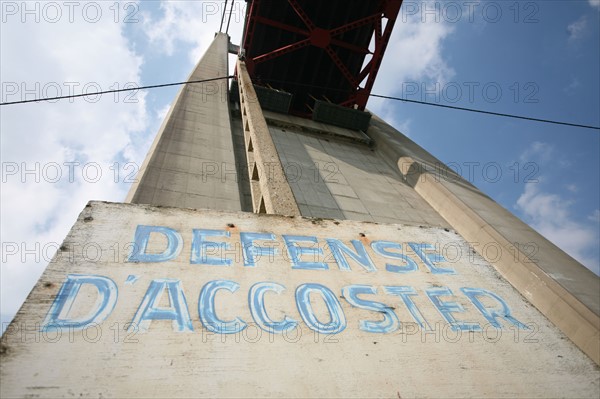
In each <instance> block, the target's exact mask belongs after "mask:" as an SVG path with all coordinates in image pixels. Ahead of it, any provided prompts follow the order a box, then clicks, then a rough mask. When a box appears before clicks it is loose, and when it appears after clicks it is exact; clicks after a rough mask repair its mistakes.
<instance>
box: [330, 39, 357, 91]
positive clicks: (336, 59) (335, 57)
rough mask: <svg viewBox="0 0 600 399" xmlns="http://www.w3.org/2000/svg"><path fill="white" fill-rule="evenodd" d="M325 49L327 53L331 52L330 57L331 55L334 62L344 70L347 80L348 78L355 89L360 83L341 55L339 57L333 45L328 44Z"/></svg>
mask: <svg viewBox="0 0 600 399" xmlns="http://www.w3.org/2000/svg"><path fill="white" fill-rule="evenodd" d="M325 51H327V54H329V57H331V59H332V61H333V63H334V64H335V65H336V66H337V67H338V69H339V70H340V71H341V72H342V74H343V75H344V77H345V78H346V80H348V82H349V83H350V84H351V85H352V89H353V90H355V89H356V87H357V86H358V83H357V82H356V79H355V78H354V75H353V74H352V73H351V72H350V71H349V70H348V68H347V67H346V64H344V62H343V61H342V60H341V59H340V57H338V55H337V53H336V52H335V51H333V49H332V48H331V46H327V47H326V48H325Z"/></svg>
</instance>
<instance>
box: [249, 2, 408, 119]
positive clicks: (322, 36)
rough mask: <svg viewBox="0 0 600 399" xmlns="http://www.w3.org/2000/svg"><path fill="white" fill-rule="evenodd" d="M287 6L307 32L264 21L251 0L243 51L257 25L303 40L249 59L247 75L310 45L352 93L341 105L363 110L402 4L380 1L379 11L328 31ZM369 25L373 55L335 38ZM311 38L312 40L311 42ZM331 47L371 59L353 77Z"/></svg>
mask: <svg viewBox="0 0 600 399" xmlns="http://www.w3.org/2000/svg"><path fill="white" fill-rule="evenodd" d="M287 3H288V4H289V5H290V7H291V8H292V9H293V10H294V12H295V13H296V15H298V17H299V18H300V20H301V21H302V22H303V23H304V25H306V28H307V29H308V30H304V29H301V28H297V27H295V26H290V25H287V24H284V23H281V22H279V21H274V20H271V19H269V18H265V17H263V16H260V15H258V9H259V5H260V0H254V1H252V4H251V8H250V11H249V13H248V22H247V26H246V35H245V38H244V48H246V49H249V48H250V45H251V43H252V40H253V36H254V29H255V27H256V24H257V23H261V24H264V25H268V26H272V27H274V28H276V29H281V30H284V31H288V32H292V33H296V34H298V35H301V36H303V37H305V38H306V39H303V40H300V41H298V42H296V43H292V44H289V45H286V46H283V47H281V48H279V49H276V50H273V51H270V52H268V53H266V54H262V55H259V56H257V57H254V58H253V59H249V60H248V61H249V62H248V67H249V68H250V69H251V70H250V72H251V73H252V72H253V69H254V68H253V67H254V66H255V65H256V64H259V63H262V62H266V61H269V60H271V59H274V58H277V57H280V56H282V55H284V54H288V53H290V52H293V51H295V50H298V49H301V48H304V47H307V46H309V45H311V44H312V45H315V46H317V47H321V48H323V49H324V50H325V52H326V53H327V54H328V55H329V57H330V58H331V60H332V61H333V63H334V64H335V65H336V66H337V68H338V69H339V70H340V72H341V73H342V75H344V77H345V78H346V80H347V81H348V82H349V84H350V85H351V86H352V91H353V93H352V94H350V96H349V98H348V99H347V100H346V101H344V102H342V103H341V105H344V106H348V107H352V106H354V105H357V106H358V108H359V109H361V110H363V109H364V108H365V106H366V103H367V100H368V98H369V94H370V93H371V90H372V88H373V85H374V83H375V78H376V77H377V73H378V72H379V68H380V66H381V62H382V60H383V55H384V53H385V50H386V48H387V45H388V43H389V40H390V37H391V34H392V30H393V27H394V24H395V23H396V20H397V18H398V14H399V11H400V6H401V5H402V0H381V3H380V5H381V9H380V11H379V12H377V13H376V14H373V15H370V16H367V17H364V18H361V19H359V20H356V21H352V22H349V23H347V24H344V25H342V26H339V27H337V28H334V29H330V30H325V29H320V28H318V27H317V26H316V25H315V24H314V23H313V21H312V20H311V18H310V17H309V16H308V14H307V13H306V12H305V11H304V10H303V9H302V7H301V6H300V4H299V3H298V1H297V0H287ZM383 18H387V20H388V21H387V24H386V27H385V29H383V28H382V26H383V25H382V20H383ZM369 24H373V25H374V38H375V50H374V51H373V52H371V51H370V50H369V48H368V46H367V47H366V48H365V47H361V46H357V45H355V44H352V43H349V42H346V41H344V40H341V39H339V38H336V37H334V36H339V35H341V34H343V33H345V32H348V31H351V30H354V29H357V28H360V27H362V26H366V25H369ZM311 38H312V39H313V40H312V42H311ZM332 45H334V46H338V47H342V48H345V49H348V50H350V51H353V52H355V53H359V54H372V55H373V58H372V59H371V60H370V61H369V62H368V63H367V65H366V66H365V67H364V68H363V69H362V70H361V71H360V73H359V74H358V75H356V76H355V75H354V74H352V73H351V72H350V71H349V69H348V68H347V67H346V65H345V64H344V62H343V61H342V60H341V59H340V58H339V56H338V55H337V53H336V52H335V51H334V50H333V48H332V47H331V46H332ZM365 79H367V82H366V84H365V87H364V88H361V87H359V84H360V83H361V82H362V81H364V80H365Z"/></svg>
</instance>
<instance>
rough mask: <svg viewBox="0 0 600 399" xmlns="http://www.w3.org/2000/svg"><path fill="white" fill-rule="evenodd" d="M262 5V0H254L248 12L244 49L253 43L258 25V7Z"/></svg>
mask: <svg viewBox="0 0 600 399" xmlns="http://www.w3.org/2000/svg"><path fill="white" fill-rule="evenodd" d="M259 6H260V0H253V1H252V3H251V5H250V11H249V13H248V22H247V25H246V37H245V38H244V43H243V47H242V48H244V49H247V48H248V45H249V44H250V43H252V39H253V38H254V28H255V27H256V23H255V21H256V17H257V16H258V9H259Z"/></svg>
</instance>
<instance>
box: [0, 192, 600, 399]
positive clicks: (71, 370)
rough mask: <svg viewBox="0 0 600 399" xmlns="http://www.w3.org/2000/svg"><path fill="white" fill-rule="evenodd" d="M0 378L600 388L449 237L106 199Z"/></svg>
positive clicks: (247, 393) (576, 391)
mask: <svg viewBox="0 0 600 399" xmlns="http://www.w3.org/2000/svg"><path fill="white" fill-rule="evenodd" d="M195 229H196V230H202V231H197V232H196V233H194V230H195ZM144 232H145V233H146V234H144ZM247 233H260V234H265V235H264V236H262V238H256V236H255V237H254V244H253V247H254V248H255V251H254V252H252V253H253V254H254V256H255V258H256V259H254V261H250V256H251V255H249V253H246V254H244V253H243V251H242V248H243V247H244V245H243V243H244V242H246V243H247V242H248V241H247V240H248V237H249V236H247V235H244V234H247ZM284 236H288V238H287V240H291V241H292V242H295V243H292V244H290V243H287V244H286V241H285V240H286V238H285V237H284ZM298 236H300V237H304V238H303V239H304V240H305V241H302V239H301V238H299V237H298ZM167 237H170V239H167ZM243 237H245V238H243ZM244 240H246V241H244ZM306 240H314V241H315V242H316V244H315V245H312V244H311V243H310V242H309V241H306ZM336 240H337V241H336ZM381 241H386V242H393V243H395V245H399V247H394V248H393V247H387V251H384V252H382V248H379V250H377V249H376V248H377V246H378V244H377V242H381ZM211 243H212V244H211ZM410 243H417V244H419V245H422V244H428V245H430V247H418V246H417V247H416V248H417V250H415V249H414V247H412V246H411V245H410ZM388 245H389V244H388ZM247 248H249V247H247ZM290 248H303V249H302V250H301V252H302V254H300V255H299V256H297V257H294V256H290V253H289V251H290ZM334 248H337V249H336V250H334ZM344 248H346V249H344ZM418 248H421V250H422V251H424V253H421V254H419V252H418V251H421V250H419V249H418ZM426 248H428V249H426ZM347 249H348V250H349V252H347ZM261 253H262V255H261V256H259V254H261ZM268 253H272V255H269V254H268ZM352 253H354V254H355V255H356V256H355V257H353V256H352V255H351V254H352ZM399 255H402V256H399ZM439 255H443V257H444V258H445V259H442V258H440V257H439ZM228 260H229V261H230V263H229V264H227V262H228ZM260 287H262V288H263V289H264V288H266V290H265V291H262V293H263V294H264V296H263V295H262V294H260V292H261V291H260V289H261V288H260ZM78 288H79V289H78ZM215 288H219V289H215ZM278 290H280V292H278ZM394 290H403V292H405V293H409V294H407V296H406V298H408V301H406V300H405V299H403V298H402V297H401V296H399V295H398V294H397V293H396V294H394ZM411 290H414V291H411ZM468 292H471V293H472V294H473V293H475V295H474V296H473V297H470V296H469V295H467V293H468ZM304 294H306V295H304ZM286 317H287V319H286ZM234 320H237V323H226V322H229V321H234ZM284 320H287V324H285V323H282V321H284ZM419 320H420V321H419ZM224 323H226V324H227V326H226V325H225V324H224ZM266 323H271V327H268V329H271V330H270V331H276V330H275V329H276V328H280V329H281V328H282V327H286V326H287V328H286V329H281V330H278V331H277V332H275V333H273V334H271V333H269V332H268V329H266V330H264V329H263V328H265V327H266V326H267V324H266ZM468 323H470V324H468ZM494 323H497V326H494ZM421 325H423V327H422V326H421ZM465 328H466V329H465ZM468 330H471V331H472V332H469V331H468ZM0 378H1V380H2V384H0V396H1V397H3V398H4V397H72V396H74V397H104V398H109V397H119V398H121V397H217V396H219V397H232V396H234V397H265V396H276V397H415V396H418V397H495V398H496V397H589V398H597V397H598V396H599V394H600V370H599V369H598V367H597V366H596V365H595V364H594V362H592V361H591V360H590V359H589V358H588V357H587V356H586V355H584V354H583V353H582V352H581V351H580V350H579V349H577V347H575V345H573V344H572V343H571V342H570V341H569V340H568V339H566V337H565V336H564V335H563V334H562V333H561V332H560V331H559V330H558V329H557V328H556V327H555V326H554V325H553V324H552V323H551V322H549V321H548V319H546V317H544V316H543V315H542V314H541V313H540V312H539V311H538V310H536V309H535V308H534V307H532V306H531V305H530V304H529V302H528V300H527V299H526V298H524V297H523V296H522V295H521V294H519V292H518V291H517V290H515V289H514V288H513V287H512V286H511V284H509V283H508V282H507V281H506V280H505V279H504V278H502V277H501V276H500V275H499V274H498V273H497V272H496V270H495V268H494V267H492V266H491V265H490V264H489V263H488V262H486V261H485V260H484V259H482V258H481V257H480V256H478V255H476V254H473V253H471V251H470V249H469V246H468V244H467V243H466V242H465V241H464V240H463V239H462V238H461V237H460V236H459V235H458V234H457V233H455V232H454V231H446V230H445V229H443V228H431V227H419V226H405V225H392V224H381V225H380V224H375V223H372V222H355V221H344V220H339V221H336V220H318V219H317V220H315V219H302V218H299V217H295V218H290V217H282V216H271V215H255V214H251V213H230V212H218V211H208V210H204V211H195V210H185V209H176V208H165V207H161V208H156V207H151V206H145V205H134V204H108V203H98V202H92V203H90V204H89V205H88V206H87V207H86V208H85V209H84V210H83V212H82V213H81V215H80V216H79V218H78V220H77V223H76V224H75V226H73V228H72V230H71V232H70V233H69V235H68V237H67V238H66V240H65V242H64V243H63V245H62V247H61V249H60V251H59V253H58V254H57V256H56V257H55V259H54V260H53V261H52V263H51V264H50V265H49V266H48V268H47V269H46V271H45V272H44V274H43V275H42V277H41V278H40V280H39V282H38V283H37V285H36V286H35V288H34V290H33V292H32V293H31V294H30V295H29V297H28V299H27V301H26V303H25V305H24V306H23V307H22V309H21V310H20V311H19V312H18V314H17V316H16V318H15V320H14V321H13V322H12V324H11V325H10V326H9V328H8V329H7V331H6V333H5V334H4V336H3V337H2V350H1V352H0Z"/></svg>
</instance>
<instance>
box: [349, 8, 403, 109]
mask: <svg viewBox="0 0 600 399" xmlns="http://www.w3.org/2000/svg"><path fill="white" fill-rule="evenodd" d="M401 5H402V0H387V1H386V4H385V17H386V18H387V19H388V21H387V24H386V25H385V30H384V31H383V33H382V34H381V35H380V36H379V37H377V36H376V37H375V51H374V52H373V59H372V60H371V62H370V63H369V65H370V71H369V77H368V78H367V83H366V84H365V87H364V89H362V90H361V91H360V95H359V97H360V98H358V99H357V104H358V108H359V109H360V110H364V109H365V107H366V105H367V100H368V99H369V95H370V94H371V90H373V85H374V84H375V78H376V77H377V73H378V72H379V67H380V66H381V61H383V55H384V54H385V50H386V48H387V45H388V43H389V41H390V37H391V36H392V31H393V29H394V24H395V23H396V19H397V18H398V13H399V12H400V6H401ZM380 30H381V29H380ZM376 31H377V29H376ZM361 75H362V74H361Z"/></svg>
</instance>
